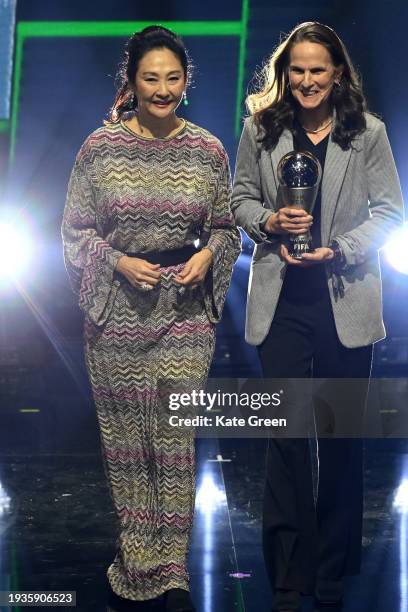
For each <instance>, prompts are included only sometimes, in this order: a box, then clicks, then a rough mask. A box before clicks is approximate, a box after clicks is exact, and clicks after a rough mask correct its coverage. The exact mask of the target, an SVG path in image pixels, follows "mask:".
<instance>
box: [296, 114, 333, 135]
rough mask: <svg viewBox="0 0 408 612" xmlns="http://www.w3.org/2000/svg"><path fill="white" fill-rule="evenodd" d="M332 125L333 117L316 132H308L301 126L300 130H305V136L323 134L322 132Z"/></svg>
mask: <svg viewBox="0 0 408 612" xmlns="http://www.w3.org/2000/svg"><path fill="white" fill-rule="evenodd" d="M332 123H333V117H332V118H331V119H330V121H328V122H327V123H326V124H325V125H324V126H323V127H321V128H319V129H318V130H308V129H307V128H305V126H304V125H302V124H300V125H301V126H302V128H303V129H304V130H305V132H306V133H307V134H318V133H319V132H323V130H325V129H326V128H328V127H329V125H331V124H332Z"/></svg>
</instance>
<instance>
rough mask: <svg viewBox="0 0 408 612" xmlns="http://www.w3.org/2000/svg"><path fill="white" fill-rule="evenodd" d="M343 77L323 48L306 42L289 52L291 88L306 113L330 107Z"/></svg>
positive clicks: (296, 45) (339, 68) (295, 46)
mask: <svg viewBox="0 0 408 612" xmlns="http://www.w3.org/2000/svg"><path fill="white" fill-rule="evenodd" d="M341 74H342V70H341V67H338V68H336V67H335V66H334V64H333V61H332V58H331V55H330V53H329V51H328V50H327V49H326V47H324V46H323V45H320V44H318V43H313V42H307V41H304V42H300V43H297V44H295V45H294V46H293V47H292V49H291V50H290V64H289V83H290V89H291V91H292V95H293V97H294V98H295V100H296V101H297V102H298V103H299V105H300V106H301V108H302V110H303V111H308V110H311V111H315V110H317V109H320V108H322V106H324V105H325V104H327V103H328V100H329V97H330V93H331V91H332V89H333V86H334V83H339V82H340V79H341Z"/></svg>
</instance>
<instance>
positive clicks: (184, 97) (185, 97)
mask: <svg viewBox="0 0 408 612" xmlns="http://www.w3.org/2000/svg"><path fill="white" fill-rule="evenodd" d="M183 105H184V106H188V105H189V101H188V98H187V94H186V92H185V91H183Z"/></svg>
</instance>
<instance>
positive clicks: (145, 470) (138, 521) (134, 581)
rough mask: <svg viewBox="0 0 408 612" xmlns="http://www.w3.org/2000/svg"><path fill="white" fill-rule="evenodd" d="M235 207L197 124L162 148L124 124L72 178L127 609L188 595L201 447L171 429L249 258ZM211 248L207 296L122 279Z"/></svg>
mask: <svg viewBox="0 0 408 612" xmlns="http://www.w3.org/2000/svg"><path fill="white" fill-rule="evenodd" d="M229 199H230V178H229V168H228V159H227V156H226V153H225V151H224V149H223V147H222V145H221V143H220V142H219V141H218V140H217V139H216V138H215V137H214V136H212V135H211V134H210V133H209V132H207V131H206V130H204V129H202V128H199V127H197V126H195V125H194V124H192V123H190V122H186V123H185V124H184V126H183V127H182V128H181V130H180V131H179V132H178V133H176V135H173V136H172V137H169V138H163V139H147V138H143V137H141V136H138V135H137V134H134V133H133V132H132V131H130V129H128V127H127V126H126V125H125V124H124V123H116V124H112V125H107V126H104V127H101V128H99V129H98V130H96V131H95V132H94V133H92V134H91V135H90V136H89V137H88V138H87V140H86V141H85V143H84V144H83V146H82V148H81V150H80V151H79V153H78V156H77V159H76V161H75V165H74V168H73V171H72V175H71V179H70V183H69V188H68V196H67V202H66V207H65V211H64V219H63V226H62V235H63V242H64V256H65V263H66V267H67V270H68V274H69V277H70V280H71V284H72V286H73V289H74V291H75V292H76V293H77V294H78V295H79V305H80V307H81V308H82V310H83V311H84V313H85V323H84V336H85V356H86V364H87V368H88V372H89V377H90V381H91V385H92V389H93V395H94V399H95V404H96V409H97V415H98V420H99V424H100V431H101V441H102V452H103V457H104V463H105V468H106V472H107V476H108V481H109V484H110V490H111V494H112V498H113V501H114V506H115V509H116V513H117V516H118V519H119V539H118V552H117V555H116V558H115V560H114V561H113V563H112V565H111V566H110V567H109V569H108V577H109V581H110V584H111V586H112V589H113V590H114V591H115V592H116V593H117V594H118V595H120V596H122V597H125V598H128V599H134V600H147V599H151V598H154V597H157V596H158V595H160V594H162V593H164V592H165V591H167V590H168V589H171V588H184V589H188V573H187V566H186V562H187V553H188V544H189V537H190V532H191V526H192V519H193V513H194V496H195V464H194V436H193V434H192V433H191V432H186V431H185V430H181V429H180V428H170V427H169V426H168V420H167V427H166V424H165V422H166V419H165V418H162V417H163V415H165V414H166V409H167V408H168V403H167V407H166V398H167V399H168V392H169V389H171V388H174V389H177V390H180V389H181V388H183V390H185V389H187V388H189V386H192V387H194V388H200V387H202V386H203V384H204V383H205V380H206V377H207V374H208V369H209V366H210V362H211V359H212V355H213V350H214V325H215V323H216V322H217V321H218V320H219V318H220V316H221V311H222V307H223V304H224V300H225V295H226V291H227V288H228V285H229V282H230V276H231V271H232V267H233V264H234V262H235V260H236V258H237V257H238V254H239V251H240V238H239V232H238V230H237V229H236V228H235V227H234V223H233V218H232V215H231V212H230V208H229ZM198 238H199V239H200V241H201V244H202V245H206V246H208V248H210V249H211V251H212V253H213V266H212V270H210V271H209V273H208V274H207V277H206V280H205V284H204V286H203V287H199V288H197V289H194V290H187V291H186V292H185V293H184V294H183V295H180V293H179V292H178V291H177V289H178V285H177V284H176V283H175V282H174V276H175V275H176V274H177V273H178V272H179V271H180V270H181V269H182V267H183V264H181V265H178V266H171V267H166V268H161V280H160V283H159V285H158V286H157V287H156V288H154V289H152V290H150V291H143V290H141V289H136V288H134V287H132V286H131V285H130V284H129V283H128V282H127V280H126V279H125V278H124V277H123V276H122V275H120V274H119V273H117V272H115V266H116V263H117V261H118V259H119V258H120V257H121V256H122V255H123V254H124V253H126V252H132V253H135V252H136V253H143V252H149V251H160V250H168V249H176V248H179V247H182V246H184V245H189V244H193V243H194V241H195V240H197V239H198ZM167 414H168V413H167Z"/></svg>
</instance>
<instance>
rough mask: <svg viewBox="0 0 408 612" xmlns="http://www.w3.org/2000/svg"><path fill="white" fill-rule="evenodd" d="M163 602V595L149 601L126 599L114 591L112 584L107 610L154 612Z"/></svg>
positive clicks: (117, 611) (110, 611)
mask: <svg viewBox="0 0 408 612" xmlns="http://www.w3.org/2000/svg"><path fill="white" fill-rule="evenodd" d="M162 602H163V598H162V597H157V598H156V599H149V600H147V601H134V600H132V599H125V598H124V597H121V596H120V595H117V594H116V593H115V592H114V591H112V589H111V587H110V586H109V587H108V601H107V612H148V611H149V612H153V610H158V609H159V608H158V606H161V605H162ZM160 609H162V608H160Z"/></svg>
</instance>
